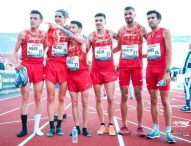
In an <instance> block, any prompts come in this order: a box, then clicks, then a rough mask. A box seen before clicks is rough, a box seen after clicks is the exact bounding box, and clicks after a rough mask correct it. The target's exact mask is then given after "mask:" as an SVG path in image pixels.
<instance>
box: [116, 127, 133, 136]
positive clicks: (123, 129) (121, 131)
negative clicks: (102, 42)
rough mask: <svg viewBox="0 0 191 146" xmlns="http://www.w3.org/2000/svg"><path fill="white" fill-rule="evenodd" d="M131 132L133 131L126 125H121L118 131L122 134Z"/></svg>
mask: <svg viewBox="0 0 191 146" xmlns="http://www.w3.org/2000/svg"><path fill="white" fill-rule="evenodd" d="M129 133H131V131H130V130H129V129H128V127H126V126H123V127H121V129H120V131H119V132H118V134H120V135H125V134H129Z"/></svg>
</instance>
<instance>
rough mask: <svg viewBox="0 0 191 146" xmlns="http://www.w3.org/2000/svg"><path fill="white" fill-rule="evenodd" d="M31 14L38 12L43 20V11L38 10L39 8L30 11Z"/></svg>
mask: <svg viewBox="0 0 191 146" xmlns="http://www.w3.org/2000/svg"><path fill="white" fill-rule="evenodd" d="M30 14H38V15H39V16H40V19H41V20H43V16H42V14H41V12H40V11H38V10H32V11H31V12H30Z"/></svg>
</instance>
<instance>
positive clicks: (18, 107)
mask: <svg viewBox="0 0 191 146" xmlns="http://www.w3.org/2000/svg"><path fill="white" fill-rule="evenodd" d="M45 99H47V97H45V98H42V99H41V101H43V100H45ZM34 103H35V102H31V103H29V104H27V105H28V106H29V105H32V104H34ZM19 109H20V107H17V108H14V109H12V110H9V111H6V112H4V113H1V114H0V116H3V115H6V114H8V113H11V112H14V111H16V110H19Z"/></svg>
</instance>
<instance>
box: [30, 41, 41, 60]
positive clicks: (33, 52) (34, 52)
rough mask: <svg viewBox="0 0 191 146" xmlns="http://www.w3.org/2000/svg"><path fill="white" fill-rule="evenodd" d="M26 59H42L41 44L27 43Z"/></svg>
mask: <svg viewBox="0 0 191 146" xmlns="http://www.w3.org/2000/svg"><path fill="white" fill-rule="evenodd" d="M27 57H33V58H42V57H43V44H35V43H28V44H27Z"/></svg>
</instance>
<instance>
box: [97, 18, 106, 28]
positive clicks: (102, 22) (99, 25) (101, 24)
mask: <svg viewBox="0 0 191 146" xmlns="http://www.w3.org/2000/svg"><path fill="white" fill-rule="evenodd" d="M105 24H106V20H105V18H104V17H102V16H98V17H95V26H96V29H97V30H100V29H103V28H104V25H105Z"/></svg>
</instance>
